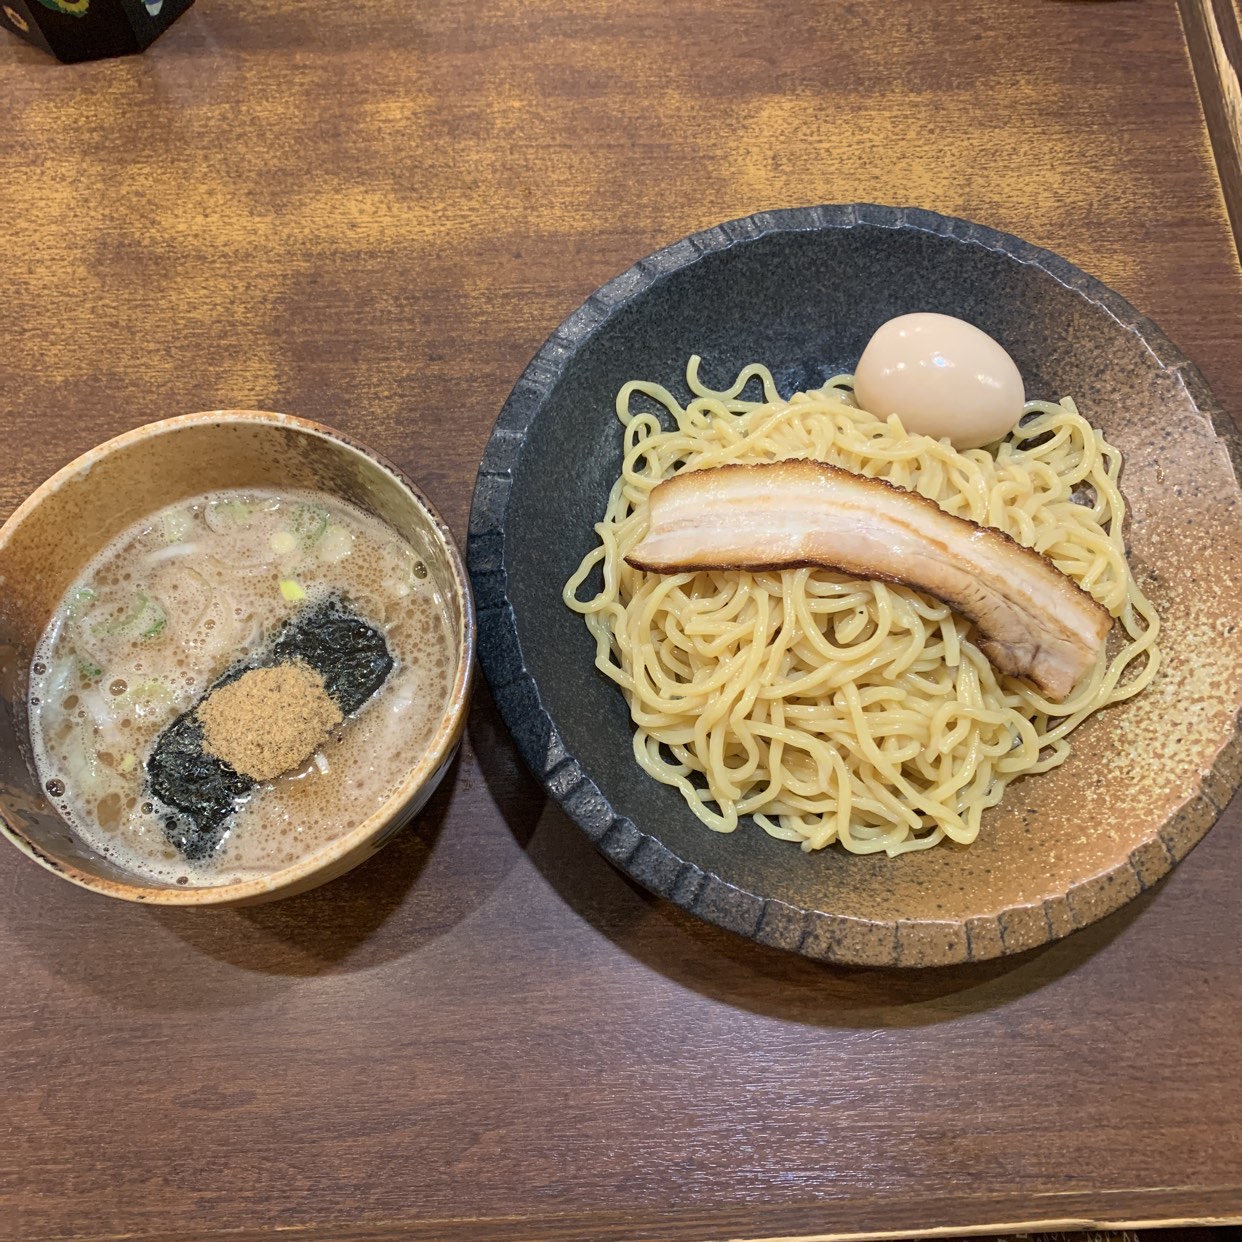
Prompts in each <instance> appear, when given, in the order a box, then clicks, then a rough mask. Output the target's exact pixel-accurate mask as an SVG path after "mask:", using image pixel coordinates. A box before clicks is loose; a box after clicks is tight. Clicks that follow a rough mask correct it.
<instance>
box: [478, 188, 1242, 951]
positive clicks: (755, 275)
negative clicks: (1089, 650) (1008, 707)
mask: <svg viewBox="0 0 1242 1242" xmlns="http://www.w3.org/2000/svg"><path fill="white" fill-rule="evenodd" d="M913 311H934V312H939V313H942V314H948V315H954V316H957V317H959V318H962V319H965V320H967V321H969V322H971V323H973V324H975V325H976V326H977V327H979V328H982V329H983V330H984V331H986V332H987V333H989V334H990V335H991V336H992V337H994V338H995V339H996V340H998V341H999V342H1000V344H1001V345H1002V346H1003V347H1004V348H1005V349H1006V350H1007V351H1008V353H1009V354H1010V355H1011V356H1012V357H1013V359H1014V360H1015V362H1016V363H1017V365H1018V368H1019V370H1020V372H1021V374H1022V376H1023V379H1024V381H1025V386H1026V393H1027V396H1028V398H1038V399H1043V400H1058V399H1060V398H1061V397H1063V396H1066V395H1069V396H1073V397H1074V398H1075V400H1076V401H1077V403H1078V406H1079V409H1080V410H1081V411H1082V412H1083V413H1084V415H1086V416H1087V418H1088V419H1089V421H1090V422H1091V423H1092V424H1093V425H1095V426H1098V427H1100V428H1101V429H1102V430H1103V432H1104V434H1105V435H1106V436H1107V438H1108V440H1109V441H1110V442H1111V443H1113V444H1114V445H1116V446H1117V447H1118V448H1119V449H1120V450H1121V452H1122V454H1123V457H1124V466H1123V471H1122V476H1121V486H1122V490H1123V492H1124V494H1125V497H1126V500H1127V502H1128V504H1129V505H1130V508H1131V512H1132V521H1131V524H1130V527H1129V529H1128V531H1127V535H1128V540H1129V544H1130V547H1129V560H1130V564H1131V566H1132V568H1133V570H1134V573H1135V576H1136V578H1137V579H1138V580H1139V581H1140V582H1141V584H1142V588H1143V590H1144V592H1145V593H1146V594H1147V595H1148V597H1149V598H1150V599H1151V600H1152V603H1153V604H1154V605H1155V607H1156V610H1157V611H1158V613H1159V614H1160V616H1161V620H1162V623H1163V630H1162V638H1161V645H1162V649H1163V653H1164V665H1163V667H1162V669H1161V671H1160V674H1159V676H1158V678H1157V680H1156V681H1155V682H1154V683H1153V684H1152V685H1151V686H1149V687H1148V688H1147V689H1146V690H1145V691H1144V692H1143V693H1142V694H1139V695H1137V696H1135V697H1134V698H1133V699H1131V700H1129V701H1128V702H1125V703H1121V704H1118V705H1116V706H1113V707H1109V708H1106V709H1104V710H1102V711H1100V712H1098V713H1097V714H1096V715H1095V716H1094V717H1092V718H1091V719H1090V720H1088V721H1087V722H1086V723H1084V724H1083V725H1082V726H1081V727H1080V728H1079V729H1078V730H1076V731H1075V732H1074V734H1073V738H1072V746H1073V753H1072V754H1071V755H1070V757H1069V759H1068V760H1067V761H1066V762H1065V764H1064V765H1063V766H1061V767H1059V768H1057V769H1056V770H1054V771H1052V772H1048V773H1044V774H1041V775H1039V776H1033V777H1025V778H1022V779H1020V780H1018V781H1015V782H1014V783H1013V784H1012V785H1011V786H1010V787H1009V788H1008V790H1007V791H1006V793H1005V797H1004V800H1003V801H1002V803H1001V804H1000V805H999V806H998V807H995V808H992V809H991V810H989V811H987V812H985V814H984V817H983V827H982V830H981V832H980V836H979V839H978V840H976V842H975V843H974V844H973V845H971V846H970V847H969V848H967V849H961V848H955V847H948V846H938V847H936V848H935V849H929V850H924V851H921V852H918V853H911V854H906V855H903V856H901V857H899V858H896V859H892V860H890V859H887V858H885V857H884V856H883V855H865V856H863V855H852V854H847V853H845V852H844V851H843V850H841V849H839V848H837V847H831V848H829V849H825V850H821V851H819V852H817V853H814V854H803V853H801V852H800V851H799V850H798V848H797V846H795V845H791V844H790V843H788V842H783V841H778V840H775V839H773V838H772V837H770V836H768V835H767V834H765V833H764V832H763V831H762V830H761V829H760V828H759V827H758V826H756V825H755V824H754V823H750V822H746V821H743V823H742V824H741V825H740V826H739V828H738V830H737V831H736V832H734V833H731V834H719V833H715V832H713V831H711V830H710V829H709V828H707V827H706V826H704V825H703V824H702V823H700V821H699V820H698V819H697V818H696V817H695V815H694V814H693V813H692V812H691V810H690V809H689V808H688V807H687V805H686V803H685V802H684V800H683V799H682V796H681V794H680V793H679V792H678V791H677V790H676V789H674V788H671V787H669V786H666V785H662V784H660V783H658V782H657V781H655V780H653V779H652V778H650V777H649V776H648V775H647V774H646V773H645V772H644V771H642V770H641V769H640V768H639V766H638V764H637V763H636V762H635V760H634V755H633V727H632V725H631V722H630V715H629V711H628V708H627V705H626V703H625V700H624V698H623V696H622V694H621V692H620V691H619V690H618V689H617V688H616V686H615V685H614V684H613V683H612V682H610V681H608V680H607V679H606V678H604V677H603V676H602V675H601V674H599V673H598V672H597V670H596V669H595V667H594V658H595V649H594V642H593V640H592V637H591V635H590V633H589V632H588V631H587V629H586V626H585V625H584V624H583V622H582V618H581V617H580V616H578V615H576V614H574V613H572V612H571V611H570V610H569V609H568V608H567V607H566V606H565V605H564V604H563V602H562V600H561V591H562V588H563V586H564V584H565V583H566V581H567V580H568V579H569V577H570V575H571V574H572V573H573V572H574V571H575V570H576V569H577V568H578V566H579V564H580V562H581V560H582V558H583V557H584V556H585V555H586V553H587V552H588V551H589V550H590V549H591V548H592V547H593V546H594V545H595V543H596V542H597V540H596V535H595V531H594V523H596V522H597V521H599V520H600V518H601V517H602V515H603V513H604V511H605V507H606V504H607V498H608V495H609V492H610V489H611V488H612V485H613V482H614V480H615V479H616V478H617V475H618V472H619V470H620V466H621V457H622V437H621V428H620V424H619V423H618V421H617V418H616V414H615V411H614V399H615V396H616V394H617V392H618V391H619V390H620V389H621V387H622V386H623V385H624V384H625V383H626V382H627V381H630V380H634V379H643V380H648V381H652V382H654V383H658V384H662V385H664V386H665V387H666V388H667V389H668V390H669V391H670V392H671V393H672V395H673V397H674V398H675V399H676V400H678V401H679V402H681V403H683V404H684V403H685V402H686V401H688V400H689V398H690V395H691V394H690V391H689V388H688V387H687V384H686V381H685V374H686V370H685V368H686V362H687V359H688V358H689V357H690V356H691V355H693V354H698V355H701V356H702V359H703V363H702V369H701V377H702V380H703V383H704V385H705V386H706V387H709V388H713V389H722V388H726V387H728V385H730V384H731V383H732V382H733V380H734V378H735V377H736V376H737V374H738V373H739V372H740V370H741V369H742V368H743V367H744V366H745V365H747V364H749V363H753V362H760V363H764V364H766V365H767V366H768V367H769V369H770V370H771V372H772V374H773V376H774V378H775V381H776V384H777V387H778V389H779V390H780V392H781V394H782V395H783V396H786V397H788V396H790V395H792V394H793V393H794V392H797V391H800V390H806V389H809V388H814V387H818V386H819V385H821V384H823V383H824V382H825V381H826V380H827V379H828V378H829V377H830V376H832V375H833V374H835V373H838V372H841V371H849V370H852V368H853V366H854V365H855V363H856V362H857V360H858V358H859V356H860V354H861V352H862V350H863V347H864V345H865V344H866V342H867V340H868V339H869V338H870V336H871V334H872V333H873V332H874V331H875V329H876V328H877V327H878V326H879V325H880V324H882V323H883V322H885V321H886V320H888V319H891V318H893V317H894V316H897V315H900V314H905V313H909V312H913ZM1239 460H1242V448H1240V447H1239V440H1238V433H1237V430H1236V428H1234V426H1233V424H1232V422H1231V420H1230V419H1229V418H1228V416H1227V415H1225V414H1224V413H1223V412H1222V411H1221V410H1220V409H1219V407H1218V406H1217V405H1216V403H1215V401H1214V400H1213V398H1212V396H1211V393H1210V392H1209V391H1208V389H1207V386H1206V384H1205V383H1204V381H1203V379H1202V377H1201V376H1200V375H1199V373H1198V372H1197V371H1196V370H1195V368H1194V367H1193V365H1191V364H1190V363H1189V362H1188V361H1187V359H1186V358H1185V357H1183V356H1182V355H1181V354H1180V353H1179V351H1178V350H1177V349H1176V347H1175V346H1173V345H1172V344H1171V343H1170V342H1169V341H1168V340H1167V339H1166V338H1165V337H1164V336H1163V335H1162V334H1161V333H1160V331H1159V329H1158V328H1156V326H1155V325H1154V324H1152V323H1151V322H1150V321H1148V320H1146V319H1144V318H1143V317H1142V316H1141V315H1140V314H1139V313H1138V312H1137V311H1135V309H1134V308H1133V307H1131V306H1130V305H1129V304H1128V303H1127V302H1126V301H1125V300H1124V299H1122V298H1121V297H1119V296H1118V295H1117V294H1115V293H1113V292H1112V291H1111V290H1109V289H1108V288H1106V287H1105V286H1104V285H1102V284H1101V283H1100V282H1099V281H1096V280H1094V279H1093V278H1091V277H1090V276H1088V275H1086V274H1085V273H1083V272H1082V271H1080V270H1079V269H1077V268H1075V267H1074V266H1073V265H1072V264H1070V263H1068V262H1066V261H1065V260H1064V259H1061V258H1059V257H1058V256H1056V255H1054V254H1051V253H1049V252H1048V251H1045V250H1040V249H1038V248H1037V247H1035V246H1032V245H1030V244H1028V243H1026V242H1023V241H1020V240H1019V239H1017V238H1014V237H1011V236H1008V235H1006V234H1003V233H998V232H996V231H995V230H992V229H988V228H984V227H982V226H979V225H975V224H972V223H969V222H967V221H964V220H956V219H952V218H949V217H945V216H939V215H936V214H934V213H932V212H928V211H922V210H917V209H908V208H891V207H877V206H870V205H851V206H831V207H811V208H801V209H793V210H787V211H772V212H764V213H760V214H758V215H755V216H751V217H747V218H746V219H742V220H735V221H731V222H729V223H727V224H724V225H721V226H720V227H718V228H713V229H708V230H706V231H705V232H702V233H698V234H695V235H694V236H692V237H689V238H685V239H683V240H681V241H679V242H676V243H674V244H673V245H671V246H669V247H668V248H666V249H665V250H662V251H660V252H658V253H656V254H654V255H651V256H649V257H647V258H646V259H643V260H641V261H640V262H638V263H637V264H636V265H635V266H634V267H633V268H631V269H630V270H629V271H627V272H625V273H623V274H622V275H621V276H619V277H617V278H616V279H615V280H614V281H612V282H611V283H609V284H608V285H605V286H604V287H603V288H601V289H600V290H599V291H597V292H596V293H595V294H593V295H592V296H591V297H590V298H589V299H588V300H587V301H586V302H585V303H584V304H583V306H581V307H580V308H579V309H578V310H577V311H575V312H574V313H573V314H572V315H571V316H570V317H569V318H568V319H567V320H566V321H565V322H564V323H563V324H562V325H561V326H560V327H559V328H557V329H556V331H555V332H553V334H552V336H551V337H550V338H549V340H548V342H547V343H546V344H545V345H544V346H543V348H542V349H541V350H540V351H539V353H538V354H537V355H536V356H535V358H534V359H533V360H532V362H531V364H530V366H529V367H528V368H527V370H526V372H525V374H524V375H523V376H522V377H521V378H520V379H519V381H518V382H517V384H516V386H515V387H514V389H513V392H512V394H511V395H510V397H509V399H508V401H507V402H506V404H505V406H504V408H503V410H502V411H501V413H500V416H499V418H498V420H497V423H496V427H495V430H494V432H493V434H492V438H491V440H490V442H489V444H488V446H487V449H486V451H485V453H484V457H483V461H482V464H481V467H480V470H479V475H478V479H477V482H476V487H475V495H474V503H473V507H472V510H471V519H470V541H469V547H468V562H469V566H470V574H471V579H472V582H473V585H474V589H475V596H476V600H477V603H478V608H479V616H480V638H479V655H480V662H481V664H482V666H483V670H484V673H485V674H486V676H487V679H488V681H489V683H490V685H491V687H492V691H493V694H494V695H495V698H496V702H497V705H498V707H499V710H500V713H501V716H502V717H503V719H504V721H505V723H506V725H507V726H508V728H509V730H510V731H511V733H512V734H513V737H514V739H515V741H516V744H517V746H518V749H519V750H520V752H521V754H522V756H523V758H524V759H525V760H526V762H527V764H528V765H529V766H530V768H531V770H532V771H533V772H534V774H535V776H536V778H537V779H538V780H539V781H540V783H541V784H542V785H543V787H544V789H545V790H546V791H547V792H548V794H549V795H550V796H551V797H552V798H554V799H555V800H556V801H557V802H558V803H559V804H560V805H561V807H562V808H563V810H564V811H565V813H566V814H567V815H568V817H569V818H570V819H571V820H572V821H573V822H574V823H575V824H576V825H577V826H578V828H580V829H581V830H582V831H583V832H584V833H585V834H586V835H587V837H588V838H589V839H590V840H591V841H592V842H593V843H594V845H595V846H596V848H597V849H599V850H600V852H601V853H602V854H603V855H604V856H605V857H606V858H608V859H609V860H611V861H612V862H613V863H614V864H616V865H617V866H618V867H620V868H621V870H622V871H624V872H625V873H626V874H627V875H629V876H630V877H631V878H632V879H634V880H636V881H637V882H638V883H640V884H642V885H643V886H644V887H646V888H648V889H650V890H651V891H652V892H654V893H656V894H658V895H659V896H661V897H664V898H667V899H668V900H670V901H672V902H674V903H675V904H677V905H679V906H681V907H683V908H684V909H686V910H688V911H689V912H691V913H692V914H694V915H696V916H698V917H700V918H702V919H705V920H707V921H709V922H712V923H716V924H718V925H720V926H722V927H725V928H727V929H729V930H730V931H734V932H737V933H739V934H741V935H744V936H748V937H750V938H752V939H754V940H757V941H759V942H761V943H764V944H768V945H771V946H773V947H778V948H782V949H788V950H793V951H795V952H798V953H801V954H804V955H805V956H808V957H812V958H816V959H821V960H826V961H834V962H840V963H844V964H850V965H861V966H880V967H884V966H902V967H905V966H918V967H924V966H942V965H952V964H956V963H963V962H971V961H986V960H988V959H991V958H995V957H999V956H1004V955H1011V954H1020V953H1024V952H1026V951H1028V950H1031V949H1035V948H1038V947H1039V946H1041V945H1044V944H1047V943H1049V942H1050V941H1053V940H1056V939H1058V938H1060V937H1062V936H1064V935H1067V934H1068V933H1070V932H1072V931H1074V930H1076V929H1078V928H1081V927H1085V926H1087V925H1088V924H1091V923H1094V922H1096V921H1097V920H1099V919H1101V918H1103V917H1104V916H1105V915H1108V914H1110V913H1111V912H1113V911H1115V910H1117V909H1119V908H1120V907H1121V906H1122V905H1123V904H1125V903H1126V902H1127V901H1129V900H1130V899H1131V898H1133V897H1135V896H1137V895H1138V894H1139V893H1141V892H1144V891H1146V890H1148V889H1149V888H1151V886H1152V885H1154V884H1155V883H1156V882H1157V881H1158V880H1159V879H1160V878H1161V877H1162V876H1164V875H1165V874H1166V873H1167V872H1168V871H1169V870H1170V868H1171V867H1172V866H1173V865H1174V864H1175V863H1176V862H1178V861H1179V860H1180V859H1181V858H1183V857H1184V856H1185V855H1186V854H1187V853H1188V852H1189V851H1190V850H1191V849H1192V848H1193V846H1194V845H1195V844H1196V843H1197V842H1198V841H1199V840H1200V838H1201V837H1202V836H1203V834H1204V833H1205V832H1206V831H1207V830H1208V828H1209V827H1210V826H1211V825H1212V823H1213V822H1214V821H1215V819H1216V817H1217V815H1218V814H1219V812H1220V809H1221V808H1222V807H1223V806H1224V805H1225V804H1226V803H1227V802H1228V800H1229V798H1230V796H1231V795H1232V793H1233V791H1234V790H1235V789H1236V788H1237V786H1238V783H1239V781H1240V780H1242V741H1240V740H1239V735H1238V732H1237V717H1238V711H1239V707H1242V627H1237V626H1236V625H1231V624H1230V623H1231V622H1236V618H1237V617H1238V616H1239V615H1242V521H1239V514H1242V490H1240V489H1239V485H1238V478H1237V464H1236V463H1237V462H1238V461H1239ZM588 593H589V588H586V589H584V591H583V592H582V593H581V594H582V595H583V596H585V595H587V594H588Z"/></svg>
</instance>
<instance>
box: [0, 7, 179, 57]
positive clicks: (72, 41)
mask: <svg viewBox="0 0 1242 1242" xmlns="http://www.w3.org/2000/svg"><path fill="white" fill-rule="evenodd" d="M193 3H194V0H0V26H4V27H5V28H6V29H8V30H11V31H12V32H13V33H14V34H15V35H17V36H18V37H19V38H22V39H25V40H26V41H27V42H28V43H33V44H34V45H35V46H36V47H41V48H43V50H44V51H46V52H51V54H52V55H53V56H55V57H57V58H58V59H59V60H63V61H76V60H98V59H99V58H100V57H103V56H124V55H125V54H126V53H128V52H141V51H142V50H143V49H144V48H145V47H147V46H149V45H150V43H151V42H152V40H154V39H155V38H156V36H157V35H159V34H161V33H162V32H163V31H164V30H166V29H167V28H168V27H169V26H171V25H172V23H173V22H174V21H175V20H176V19H177V18H178V17H180V16H181V14H182V13H184V12H185V11H186V9H188V8H189V7H190V5H191V4H193Z"/></svg>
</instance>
